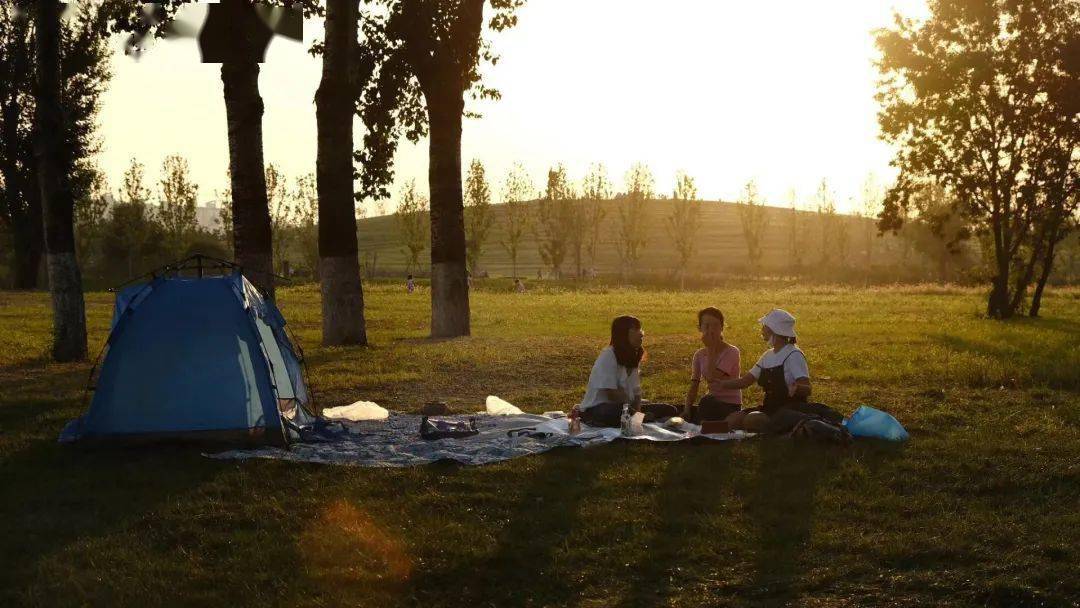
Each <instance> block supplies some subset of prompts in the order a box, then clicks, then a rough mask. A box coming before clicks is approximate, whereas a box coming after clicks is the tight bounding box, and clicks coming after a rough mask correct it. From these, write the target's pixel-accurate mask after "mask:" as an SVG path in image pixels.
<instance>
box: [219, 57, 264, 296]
mask: <svg viewBox="0 0 1080 608" xmlns="http://www.w3.org/2000/svg"><path fill="white" fill-rule="evenodd" d="M221 82H222V85H223V87H224V94H225V120H226V122H227V124H228V128H229V170H230V172H231V175H230V176H231V180H232V181H231V184H232V202H233V213H232V220H233V225H232V230H233V247H234V250H235V261H236V263H237V264H239V265H240V267H241V268H243V270H244V274H245V276H247V278H248V280H249V281H251V282H252V283H254V284H255V287H257V288H258V289H259V291H261V292H262V294H263V295H264V296H266V297H268V298H271V299H272V298H273V297H274V274H273V273H274V253H273V247H272V236H271V231H270V208H269V203H268V202H267V200H266V174H265V173H264V172H263V171H264V169H263V139H262V117H263V101H262V96H260V95H259V64H258V63H255V62H254V61H251V62H248V61H236V62H229V63H222V64H221Z"/></svg>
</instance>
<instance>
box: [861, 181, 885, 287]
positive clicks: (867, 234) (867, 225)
mask: <svg viewBox="0 0 1080 608" xmlns="http://www.w3.org/2000/svg"><path fill="white" fill-rule="evenodd" d="M881 198H882V194H881V188H880V187H879V186H878V184H877V180H876V179H875V178H874V174H873V173H871V174H870V175H867V176H866V181H864V182H863V187H862V207H861V209H860V210H859V214H858V215H860V216H861V217H863V218H865V219H864V222H863V226H862V229H863V255H864V256H865V257H864V259H863V265H864V266H865V271H866V279H867V281H869V280H870V275H871V273H872V271H873V268H874V241H875V240H876V239H877V238H878V236H879V235H878V234H877V230H875V228H874V224H873V223H872V222H871V221H870V220H873V219H875V218H877V217H878V215H879V214H880V213H881Z"/></svg>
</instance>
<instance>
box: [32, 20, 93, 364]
mask: <svg viewBox="0 0 1080 608" xmlns="http://www.w3.org/2000/svg"><path fill="white" fill-rule="evenodd" d="M60 8H61V7H60V3H59V2H58V0H40V1H39V2H38V3H37V6H36V9H37V10H36V15H35V21H36V24H35V25H36V28H37V73H38V82H37V85H38V87H37V94H36V104H37V107H36V113H35V119H36V120H35V123H36V124H35V125H34V128H35V135H36V139H37V142H36V143H37V146H36V148H37V149H36V150H35V152H36V154H37V164H38V183H39V185H40V187H41V203H42V215H43V217H44V230H45V250H46V252H47V256H46V260H47V268H48V276H49V291H50V292H51V293H52V306H53V343H52V357H53V359H54V360H56V361H80V360H82V359H85V358H86V309H85V304H84V302H83V292H82V277H81V276H80V274H79V264H78V262H77V261H76V259H75V226H74V219H75V218H74V215H75V213H74V212H75V201H74V199H73V197H72V193H71V184H70V181H69V176H67V175H65V172H64V167H66V166H67V163H65V162H64V160H65V159H64V148H63V141H62V136H63V109H62V108H61V106H60V12H61V10H60Z"/></svg>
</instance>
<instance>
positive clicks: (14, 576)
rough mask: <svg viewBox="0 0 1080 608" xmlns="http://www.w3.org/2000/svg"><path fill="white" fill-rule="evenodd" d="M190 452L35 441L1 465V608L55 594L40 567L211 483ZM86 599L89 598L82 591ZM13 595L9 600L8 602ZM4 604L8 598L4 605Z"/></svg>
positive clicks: (207, 466)
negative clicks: (45, 592)
mask: <svg viewBox="0 0 1080 608" xmlns="http://www.w3.org/2000/svg"><path fill="white" fill-rule="evenodd" d="M195 460H201V457H200V456H199V455H198V453H197V452H195V453H193V452H192V450H190V449H176V448H172V449H164V448H155V449H153V450H151V449H150V448H144V449H139V450H135V449H94V450H85V449H82V448H78V447H70V446H60V445H57V444H56V443H55V440H52V441H48V440H46V441H35V442H33V443H31V444H30V445H29V446H28V447H27V448H25V449H24V450H22V451H20V452H17V453H15V454H12V455H9V456H7V457H5V458H4V460H3V462H2V464H0V479H3V480H4V483H3V484H0V522H3V523H2V524H0V554H2V555H4V556H5V563H6V566H5V567H4V568H0V590H2V591H0V604H5V605H17V604H20V603H21V602H22V600H20V599H19V597H20V596H26V595H31V596H32V595H34V592H33V591H32V589H35V588H41V587H45V588H55V587H56V586H58V585H60V586H62V585H63V584H65V582H64V581H62V580H44V579H47V578H49V576H48V575H47V574H43V569H42V565H43V563H44V562H46V561H47V560H49V559H50V558H53V557H55V556H56V555H58V554H61V553H63V552H64V551H65V549H66V548H67V547H69V546H71V545H74V544H85V543H87V542H89V541H91V540H92V539H96V538H104V537H107V536H109V535H111V534H113V533H116V532H119V531H122V530H127V529H129V528H131V527H132V526H138V525H139V523H140V522H141V521H143V520H144V519H146V518H147V517H151V518H152V517H153V513H154V512H155V510H156V509H158V508H159V507H160V506H161V505H162V504H164V503H165V502H166V501H167V500H168V499H169V497H175V496H177V495H179V494H183V493H186V492H187V491H189V490H190V489H191V488H193V487H196V486H198V485H200V484H202V483H205V482H207V481H209V480H211V479H212V478H213V477H214V476H215V475H216V474H217V472H218V470H219V469H220V467H219V466H217V465H216V463H203V466H191V465H192V461H195ZM80 590H81V591H86V590H84V589H80ZM8 594H11V595H10V596H9V595H8ZM5 597H6V598H7V599H6V600H5Z"/></svg>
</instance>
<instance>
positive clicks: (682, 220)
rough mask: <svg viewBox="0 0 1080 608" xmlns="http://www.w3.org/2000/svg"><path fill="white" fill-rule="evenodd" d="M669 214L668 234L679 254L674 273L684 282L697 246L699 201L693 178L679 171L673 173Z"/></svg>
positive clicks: (681, 282)
mask: <svg viewBox="0 0 1080 608" xmlns="http://www.w3.org/2000/svg"><path fill="white" fill-rule="evenodd" d="M671 200H672V203H673V204H672V208H671V215H669V216H668V218H667V228H668V235H669V236H670V237H671V241H672V243H673V244H674V245H675V251H676V252H677V253H678V254H679V257H678V263H679V265H678V266H677V267H676V273H677V274H678V275H679V281H680V284H685V283H684V282H685V277H686V271H687V269H688V268H689V266H690V260H691V259H692V258H693V257H694V250H695V248H696V247H697V238H698V231H699V230H700V229H701V201H700V200H698V196H697V186H696V185H695V184H694V178H692V177H690V176H689V175H687V174H686V173H684V172H682V171H679V172H678V173H676V174H675V191H674V192H673V193H672V195H671Z"/></svg>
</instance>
